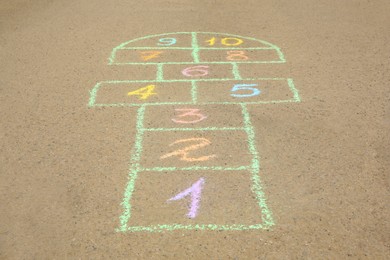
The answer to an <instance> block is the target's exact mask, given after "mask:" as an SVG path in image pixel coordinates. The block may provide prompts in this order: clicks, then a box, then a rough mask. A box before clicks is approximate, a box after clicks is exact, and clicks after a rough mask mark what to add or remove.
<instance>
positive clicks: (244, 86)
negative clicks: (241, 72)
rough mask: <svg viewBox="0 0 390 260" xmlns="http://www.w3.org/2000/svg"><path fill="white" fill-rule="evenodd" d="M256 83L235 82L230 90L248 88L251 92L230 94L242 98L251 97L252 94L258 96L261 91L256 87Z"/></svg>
mask: <svg viewBox="0 0 390 260" xmlns="http://www.w3.org/2000/svg"><path fill="white" fill-rule="evenodd" d="M257 86H258V84H236V85H234V87H233V88H232V89H231V91H232V92H236V91H239V90H249V91H251V93H249V94H234V93H232V94H230V95H231V96H232V97H238V98H243V97H253V96H258V95H260V93H261V91H260V90H259V89H257V88H254V87H257Z"/></svg>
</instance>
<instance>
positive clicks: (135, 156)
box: [119, 106, 145, 231]
mask: <svg viewBox="0 0 390 260" xmlns="http://www.w3.org/2000/svg"><path fill="white" fill-rule="evenodd" d="M144 116H145V106H141V107H140V108H139V109H138V111H137V122H136V129H137V131H136V136H135V142H134V147H133V149H132V152H131V159H130V165H129V169H130V170H129V176H128V179H129V181H128V183H127V186H126V189H125V193H124V195H123V200H122V203H121V205H122V207H123V213H122V215H121V216H120V217H119V221H120V228H119V229H120V231H125V230H126V228H127V223H128V221H129V219H130V217H131V203H130V200H131V197H132V195H133V192H134V185H135V181H136V179H137V176H138V171H139V161H140V158H141V153H142V139H143V131H142V129H143V121H144Z"/></svg>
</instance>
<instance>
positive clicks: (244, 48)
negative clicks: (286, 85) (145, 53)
mask: <svg viewBox="0 0 390 260" xmlns="http://www.w3.org/2000/svg"><path fill="white" fill-rule="evenodd" d="M274 49H275V48H273V47H242V48H240V47H199V46H198V50H274ZM117 50H193V47H162V46H156V47H144V46H139V47H138V46H137V47H123V48H120V49H117Z"/></svg>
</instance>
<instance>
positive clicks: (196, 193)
mask: <svg viewBox="0 0 390 260" xmlns="http://www.w3.org/2000/svg"><path fill="white" fill-rule="evenodd" d="M203 185H204V178H200V179H199V180H198V181H197V182H195V183H194V184H192V186H191V187H189V188H188V189H186V190H184V191H182V192H180V193H179V194H177V195H176V196H174V197H172V198H170V199H169V200H168V201H175V200H181V199H182V198H184V197H187V196H188V195H190V194H191V206H190V208H189V211H188V213H187V216H188V217H189V218H195V217H196V215H197V214H198V208H199V203H200V197H201V195H202V189H203Z"/></svg>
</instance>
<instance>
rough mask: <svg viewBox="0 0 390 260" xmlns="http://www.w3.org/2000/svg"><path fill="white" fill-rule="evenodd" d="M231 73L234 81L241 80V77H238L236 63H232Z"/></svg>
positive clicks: (238, 71)
mask: <svg viewBox="0 0 390 260" xmlns="http://www.w3.org/2000/svg"><path fill="white" fill-rule="evenodd" d="M232 67H233V68H232V72H233V76H234V79H236V80H242V78H241V75H240V70H239V68H238V65H237V63H236V62H233V63H232Z"/></svg>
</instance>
